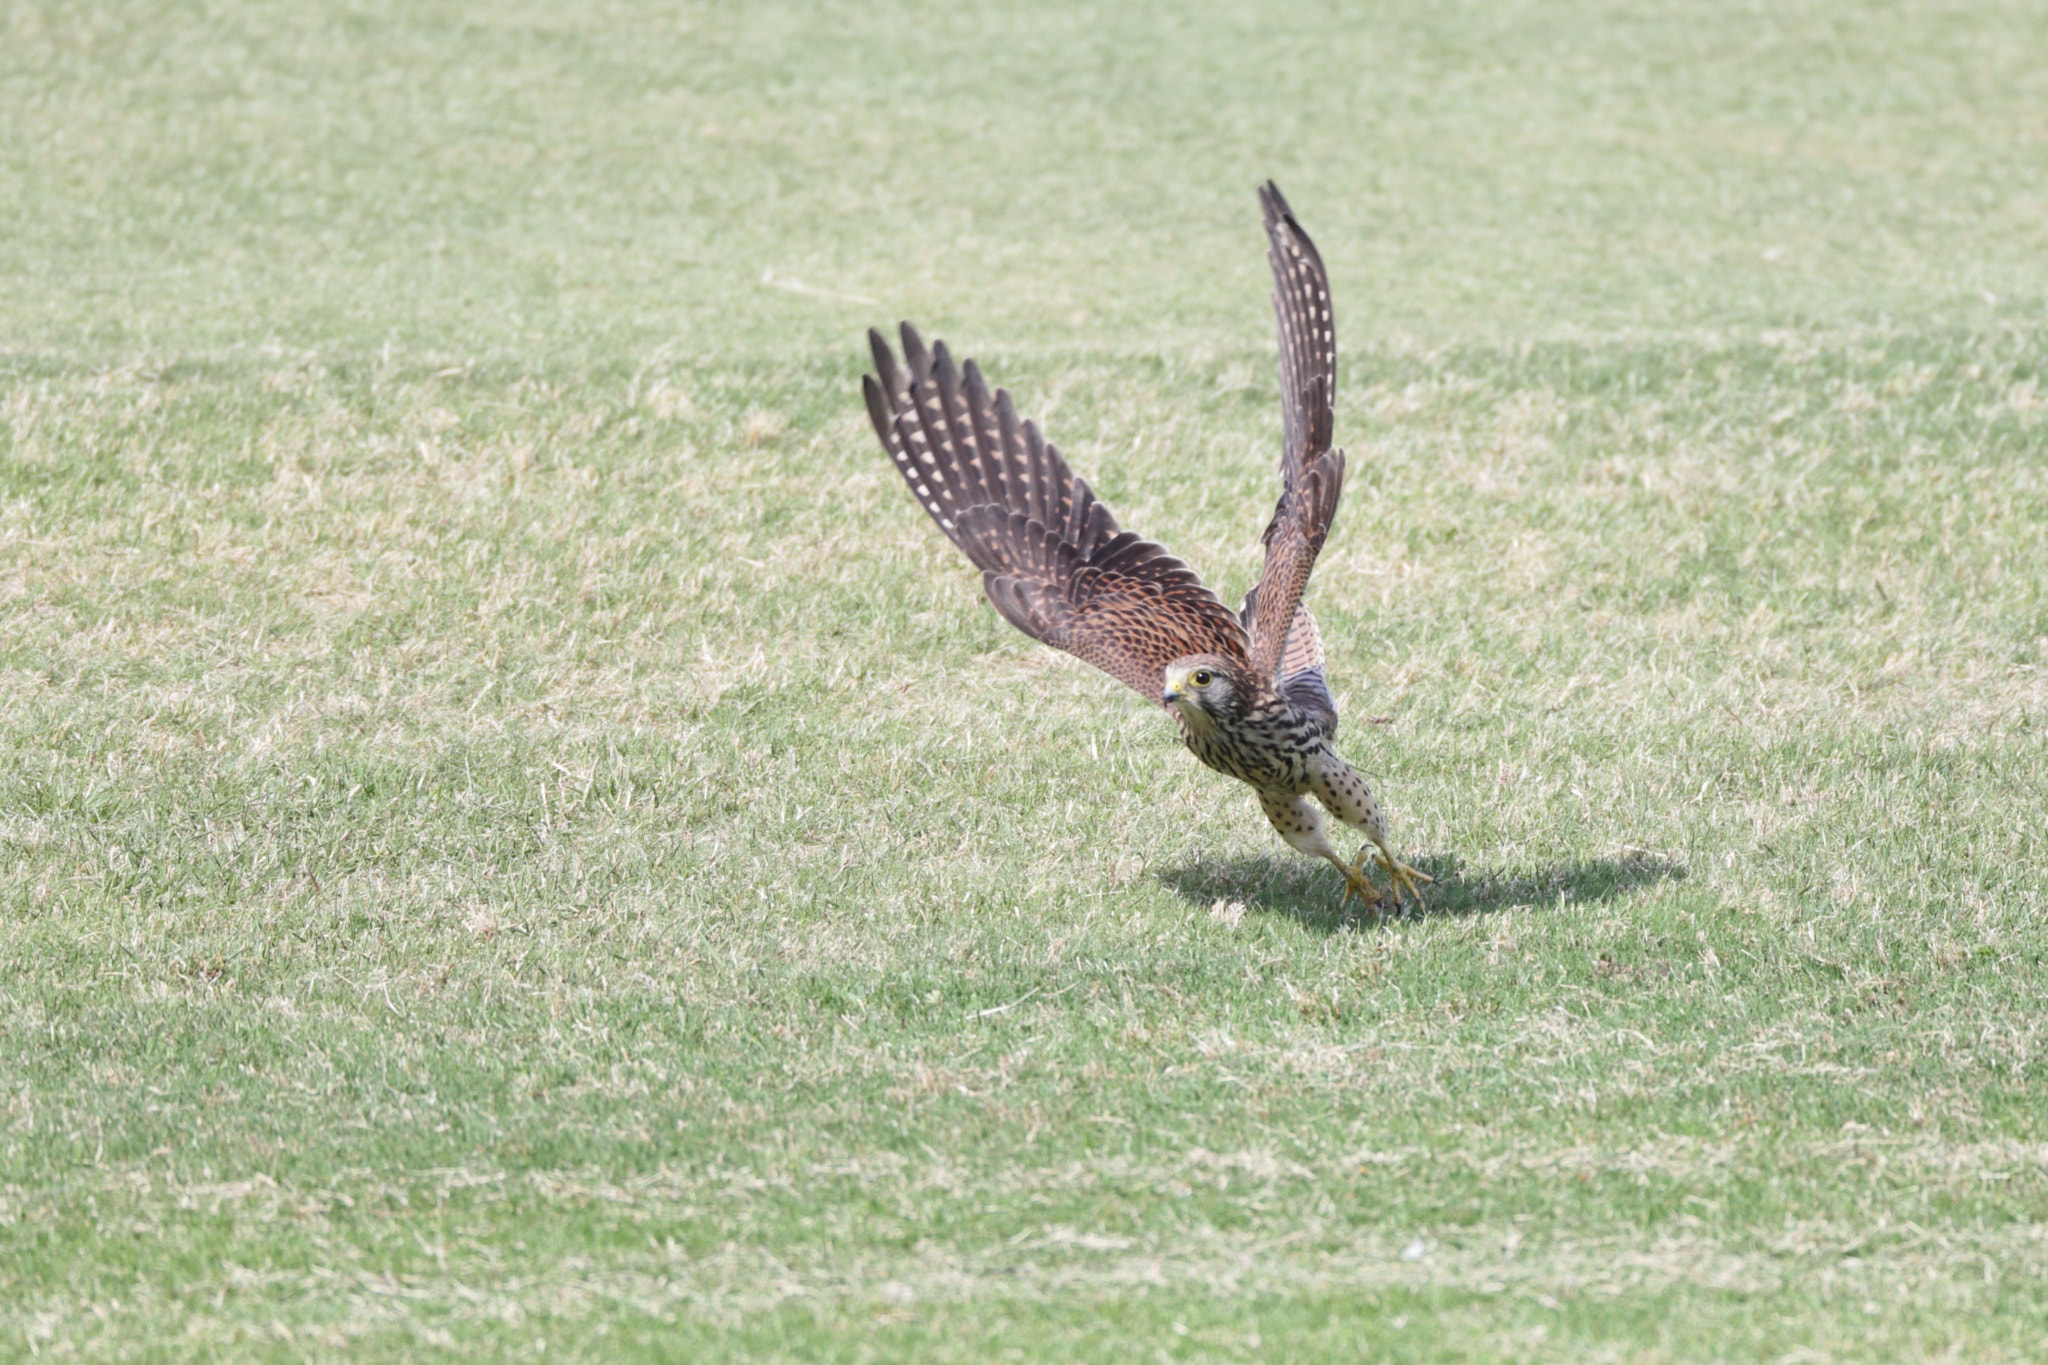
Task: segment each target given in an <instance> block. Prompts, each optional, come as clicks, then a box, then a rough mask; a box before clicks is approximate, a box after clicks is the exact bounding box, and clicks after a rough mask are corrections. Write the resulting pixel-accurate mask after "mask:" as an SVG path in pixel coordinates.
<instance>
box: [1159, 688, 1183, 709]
mask: <svg viewBox="0 0 2048 1365" xmlns="http://www.w3.org/2000/svg"><path fill="white" fill-rule="evenodd" d="M1182 695H1183V693H1182V692H1181V690H1180V684H1179V683H1169V684H1168V685H1167V688H1166V695H1165V696H1163V697H1161V698H1160V699H1159V704H1160V705H1161V706H1171V705H1173V704H1174V703H1175V702H1177V701H1179V700H1180V699H1181V697H1182Z"/></svg>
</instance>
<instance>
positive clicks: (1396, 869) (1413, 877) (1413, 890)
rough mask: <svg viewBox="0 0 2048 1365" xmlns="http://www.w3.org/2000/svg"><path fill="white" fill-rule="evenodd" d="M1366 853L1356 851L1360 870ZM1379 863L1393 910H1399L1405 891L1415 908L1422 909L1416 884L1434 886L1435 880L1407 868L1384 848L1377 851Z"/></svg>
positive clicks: (1361, 850)
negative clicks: (1385, 875) (1391, 899)
mask: <svg viewBox="0 0 2048 1365" xmlns="http://www.w3.org/2000/svg"><path fill="white" fill-rule="evenodd" d="M1366 851H1367V850H1366V849H1364V848H1361V849H1359V850H1358V866H1359V868H1360V869H1361V870H1362V869H1363V868H1364V867H1365V855H1366ZM1379 863H1380V866H1381V867H1384V868H1385V869H1386V870H1387V877H1388V878H1389V880H1390V882H1391V884H1390V885H1389V886H1388V887H1387V894H1388V895H1390V896H1392V897H1393V898H1394V908H1395V909H1397V910H1398V909H1400V908H1401V893H1402V892H1403V891H1406V892H1407V893H1408V894H1409V895H1411V896H1413V897H1415V908H1416V909H1418V910H1420V909H1421V908H1422V888H1421V887H1419V886H1417V885H1416V883H1417V882H1418V881H1422V882H1428V883H1430V884H1431V885H1435V884H1436V878H1434V877H1432V876H1430V875H1429V874H1428V873H1427V872H1422V871H1419V870H1417V869H1415V868H1412V867H1410V866H1408V864H1406V863H1404V862H1402V861H1401V860H1400V859H1399V858H1396V857H1395V856H1394V855H1393V854H1392V853H1390V852H1388V851H1387V850H1386V849H1384V848H1382V849H1380V850H1379Z"/></svg>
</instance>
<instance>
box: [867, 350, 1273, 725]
mask: <svg viewBox="0 0 2048 1365" xmlns="http://www.w3.org/2000/svg"><path fill="white" fill-rule="evenodd" d="M868 339H869V342H870V344H871V346H872V348H873V350H874V356H875V370H876V373H875V374H874V375H870V376H868V377H867V379H866V381H865V383H864V385H863V389H864V392H865V394H866V397H867V405H868V415H869V417H870V418H871V419H872V420H873V422H874V427H875V434H876V435H877V436H878V437H880V438H881V442H882V446H883V448H884V449H885V450H887V451H888V452H889V457H890V459H892V460H893V461H895V464H896V468H897V470H898V472H899V473H901V474H902V475H903V479H904V482H905V483H907V484H909V486H910V491H911V492H912V493H913V494H915V495H916V497H917V500H918V502H919V503H920V504H921V505H922V506H923V507H924V509H925V511H926V512H927V513H928V514H929V515H930V516H931V519H932V520H933V521H934V522H936V523H938V527H939V529H940V530H941V531H943V532H945V533H946V535H947V537H948V538H949V539H951V540H952V542H953V543H954V544H955V545H958V546H959V547H960V549H961V551H962V552H963V553H965V554H966V556H967V557H968V559H970V560H971V561H973V563H974V565H975V567H977V568H979V569H980V570H981V571H982V587H983V590H984V591H985V592H986V593H987V594H988V598H989V601H991V602H992V603H994V604H995V607H996V609H997V610H998V611H1000V612H1001V613H1002V614H1003V616H1004V618H1005V619H1007V620H1008V621H1009V622H1010V623H1011V624H1012V625H1014V626H1016V627H1017V628H1018V629H1019V630H1021V631H1023V632H1024V633H1025V634H1026V635H1029V636H1031V637H1032V638H1033V639H1037V640H1043V641H1044V642H1045V643H1047V644H1049V645H1051V646H1053V647H1054V648H1055V649H1063V650H1065V651H1066V652H1068V653H1069V654H1073V655H1075V656H1076V657H1078V658H1081V659H1085V660H1086V661H1087V662H1089V663H1091V664H1094V665H1095V666H1096V667H1097V668H1100V669H1102V670H1103V671H1104V672H1106V673H1108V674H1110V675H1111V676H1112V677H1115V678H1118V679H1120V680H1121V681H1123V682H1125V683H1128V684H1129V685H1130V686H1132V687H1134V688H1136V689H1137V690H1138V691H1139V692H1141V693H1143V694H1144V695H1145V696H1146V697H1148V698H1149V699H1151V700H1153V701H1155V702H1156V701H1158V700H1159V699H1160V692H1161V689H1162V687H1163V685H1164V682H1165V669H1166V665H1167V664H1168V663H1170V662H1172V661H1173V660H1175V659H1179V658H1184V657H1186V656H1187V655H1190V654H1219V655H1223V656H1224V657H1227V658H1231V659H1236V660H1239V661H1243V660H1244V659H1245V658H1246V657H1247V656H1248V641H1247V639H1246V637H1245V632H1244V629H1243V627H1242V626H1241V625H1240V624H1239V622H1238V619H1237V617H1235V616H1234V615H1232V614H1231V611H1230V609H1229V608H1228V607H1226V606H1224V605H1223V603H1222V602H1221V601H1220V600H1218V598H1217V597H1216V594H1214V593H1213V592H1211V591H1209V589H1207V588H1205V587H1203V586H1202V581H1201V579H1200V578H1199V577H1198V576H1197V575H1196V573H1195V571H1194V570H1193V569H1190V568H1189V567H1188V566H1187V565H1186V564H1184V563H1182V562H1181V561H1180V560H1178V559H1176V558H1174V557H1173V556H1172V555H1170V554H1168V553H1167V552H1166V550H1165V549H1164V548H1162V547H1161V546H1159V545H1158V544H1155V543H1154V542H1152V541H1149V540H1146V539H1144V538H1143V537H1142V536H1139V535H1137V534H1135V533H1134V532H1130V531H1125V530H1122V529H1121V528H1120V527H1118V525H1117V522H1116V518H1115V517H1114V516H1112V515H1111V514H1110V511H1109V508H1107V507H1106V506H1104V505H1103V504H1102V502H1101V501H1100V500H1099V499H1097V498H1096V496H1095V494H1094V491H1093V490H1092V489H1090V488H1089V487H1088V485H1087V483H1086V482H1085V481H1083V480H1082V479H1081V478H1079V477H1078V476H1076V475H1075V474H1074V472H1073V471H1072V470H1070V469H1068V468H1067V463H1066V461H1065V460H1064V459H1062V458H1061V457H1060V453H1059V450H1058V448H1057V447H1055V446H1053V445H1052V444H1051V443H1049V442H1047V441H1046V440H1045V439H1044V438H1043V437H1041V436H1040V435H1039V432H1038V428H1037V426H1036V425H1034V424H1033V423H1031V422H1028V421H1019V420H1018V419H1017V413H1016V409H1015V408H1014V407H1013V406H1012V404H1011V402H1010V395H1009V393H1008V392H1007V391H1005V390H1002V389H997V390H995V391H994V392H993V393H991V392H990V391H989V388H988V385H987V383H986V382H985V381H984V380H983V378H982V376H981V371H980V369H979V367H977V366H976V365H975V363H974V362H973V361H972V360H969V361H967V362H966V363H965V364H964V365H960V366H955V365H954V363H953V358H952V356H951V355H950V354H948V353H947V350H946V347H945V343H943V342H935V343H933V345H932V347H931V348H930V349H929V350H927V349H926V348H925V346H924V343H923V341H922V339H921V338H919V336H918V334H917V332H916V330H915V329H913V328H912V327H911V326H910V324H909V323H905V324H903V361H902V363H901V364H899V363H898V362H897V359H896V357H895V355H894V354H893V353H892V352H891V351H890V349H889V344H888V342H887V341H886V340H884V339H883V337H882V335H881V333H879V332H870V333H869V334H868Z"/></svg>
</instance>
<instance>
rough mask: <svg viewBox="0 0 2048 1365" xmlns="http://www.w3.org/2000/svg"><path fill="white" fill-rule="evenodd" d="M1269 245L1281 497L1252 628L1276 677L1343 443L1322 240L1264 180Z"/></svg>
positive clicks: (1256, 661)
mask: <svg viewBox="0 0 2048 1365" xmlns="http://www.w3.org/2000/svg"><path fill="white" fill-rule="evenodd" d="M1259 203H1260V205H1261V206H1262V207H1263V208H1264V209H1265V211H1266V237H1267V240H1268V241H1269V242H1270V243H1271V244H1272V245H1271V249H1270V250H1269V251H1268V252H1267V260H1269V261H1270V262H1271V263H1272V266H1273V311H1274V312H1275V313H1276V314H1278V315H1279V319H1280V415H1281V423H1282V427H1283V430H1284V433H1285V439H1284V444H1283V446H1282V454H1281V460H1280V502H1279V505H1278V506H1276V507H1275V508H1274V509H1273V520H1272V521H1271V522H1270V523H1268V524H1267V526H1266V536H1265V542H1266V565H1265V568H1264V569H1263V570H1262V571H1261V572H1260V574H1259V586H1258V590H1257V594H1256V607H1257V611H1256V615H1255V616H1254V617H1253V619H1251V620H1250V621H1249V622H1248V623H1247V624H1248V625H1249V626H1250V629H1251V641H1252V645H1251V649H1252V655H1251V662H1252V669H1253V671H1254V672H1256V673H1257V674H1258V675H1259V676H1260V677H1262V678H1270V679H1275V680H1276V682H1277V680H1278V676H1279V674H1280V671H1281V664H1282V661H1283V656H1284V654H1285V653H1286V650H1287V638H1288V635H1289V633H1290V631H1291V630H1292V629H1293V626H1294V610H1295V608H1296V607H1298V606H1299V605H1301V595H1302V593H1303V592H1304V591H1305V590H1306V589H1307V587H1308V576H1309V571H1310V570H1311V569H1313V568H1314V567H1315V562H1316V555H1317V554H1318V553H1319V552H1320V551H1321V550H1322V548H1323V539H1324V537H1326V536H1327V535H1329V533H1330V522H1331V520H1332V519H1333V518H1334V517H1335V516H1336V515H1337V501H1338V499H1339V498H1340V497H1342V496H1343V492H1344V452H1343V451H1341V450H1334V449H1332V448H1331V444H1330V443H1331V439H1332V433H1333V430H1334V426H1335V417H1336V400H1337V330H1336V321H1335V319H1334V318H1333V317H1332V316H1331V312H1330V279H1329V276H1328V274H1327V273H1325V271H1324V270H1323V258H1322V257H1321V256H1320V255H1318V254H1317V252H1316V245H1315V243H1314V242H1311V241H1310V240H1309V238H1308V234H1307V233H1306V232H1303V231H1302V230H1301V224H1300V223H1297V222H1295V221H1294V214H1293V212H1292V211H1290V210H1289V209H1288V207H1287V201H1286V200H1285V199H1283V198H1281V197H1280V189H1279V187H1278V186H1276V185H1275V184H1274V183H1273V182H1272V181H1270V180H1268V181H1267V182H1266V183H1265V184H1264V185H1262V186H1260V187H1259Z"/></svg>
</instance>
